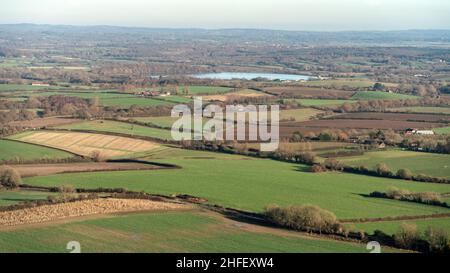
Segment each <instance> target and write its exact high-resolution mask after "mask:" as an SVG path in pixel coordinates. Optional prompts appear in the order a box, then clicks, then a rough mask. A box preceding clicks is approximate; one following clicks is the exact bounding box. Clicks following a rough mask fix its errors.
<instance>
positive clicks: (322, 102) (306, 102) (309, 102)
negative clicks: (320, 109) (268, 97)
mask: <svg viewBox="0 0 450 273" xmlns="http://www.w3.org/2000/svg"><path fill="white" fill-rule="evenodd" d="M295 101H296V102H298V103H300V105H302V106H333V105H342V104H345V103H352V102H355V101H352V100H326V99H297V100H295Z"/></svg>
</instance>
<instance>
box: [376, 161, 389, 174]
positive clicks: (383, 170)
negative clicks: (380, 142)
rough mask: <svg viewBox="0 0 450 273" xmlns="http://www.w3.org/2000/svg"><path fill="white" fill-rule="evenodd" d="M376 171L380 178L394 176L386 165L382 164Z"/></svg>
mask: <svg viewBox="0 0 450 273" xmlns="http://www.w3.org/2000/svg"><path fill="white" fill-rule="evenodd" d="M375 171H376V172H377V174H378V175H380V176H392V172H391V169H390V168H389V166H388V165H386V164H384V163H380V164H378V165H377V166H376V169H375Z"/></svg>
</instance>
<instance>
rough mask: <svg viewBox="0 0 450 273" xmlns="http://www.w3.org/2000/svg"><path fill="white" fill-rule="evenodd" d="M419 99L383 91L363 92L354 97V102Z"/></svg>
mask: <svg viewBox="0 0 450 273" xmlns="http://www.w3.org/2000/svg"><path fill="white" fill-rule="evenodd" d="M417 98H419V97H416V96H411V95H405V94H398V93H388V92H382V91H361V92H357V93H356V94H354V95H353V96H352V100H404V99H417Z"/></svg>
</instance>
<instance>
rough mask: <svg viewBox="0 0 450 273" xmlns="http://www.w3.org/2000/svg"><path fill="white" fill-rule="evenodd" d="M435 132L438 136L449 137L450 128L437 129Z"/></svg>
mask: <svg viewBox="0 0 450 273" xmlns="http://www.w3.org/2000/svg"><path fill="white" fill-rule="evenodd" d="M433 131H434V132H435V133H436V134H441V135H448V134H450V127H442V128H435V129H434V130H433Z"/></svg>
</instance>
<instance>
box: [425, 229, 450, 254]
mask: <svg viewBox="0 0 450 273" xmlns="http://www.w3.org/2000/svg"><path fill="white" fill-rule="evenodd" d="M425 238H426V240H427V242H428V244H429V248H430V249H429V250H430V252H446V251H449V249H450V246H449V234H448V232H447V231H446V230H443V229H435V228H432V227H428V228H427V230H426V231H425Z"/></svg>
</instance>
